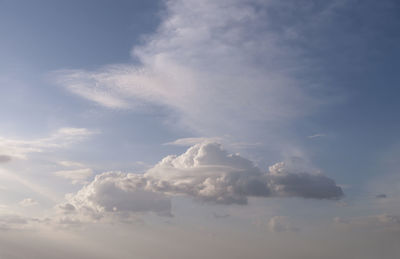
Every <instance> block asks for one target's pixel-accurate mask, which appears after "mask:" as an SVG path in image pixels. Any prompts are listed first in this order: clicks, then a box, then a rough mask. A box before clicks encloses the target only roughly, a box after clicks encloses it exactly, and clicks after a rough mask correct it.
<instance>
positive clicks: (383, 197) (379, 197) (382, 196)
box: [375, 193, 387, 199]
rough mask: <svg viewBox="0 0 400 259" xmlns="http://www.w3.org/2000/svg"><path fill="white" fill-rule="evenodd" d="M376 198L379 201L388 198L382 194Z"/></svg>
mask: <svg viewBox="0 0 400 259" xmlns="http://www.w3.org/2000/svg"><path fill="white" fill-rule="evenodd" d="M375 198H377V199H385V198H387V195H386V194H383V193H382V194H378V195H376V196H375Z"/></svg>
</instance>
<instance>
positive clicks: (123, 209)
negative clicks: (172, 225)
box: [59, 172, 171, 219]
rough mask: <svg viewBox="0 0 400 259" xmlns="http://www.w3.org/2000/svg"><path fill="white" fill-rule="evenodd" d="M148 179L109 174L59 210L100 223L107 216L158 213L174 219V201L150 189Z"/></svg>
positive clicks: (79, 193)
mask: <svg viewBox="0 0 400 259" xmlns="http://www.w3.org/2000/svg"><path fill="white" fill-rule="evenodd" d="M146 184H147V182H146V179H145V178H143V176H142V175H138V174H124V173H119V172H108V173H103V174H100V175H97V176H96V177H95V179H94V180H93V181H92V182H91V183H90V184H88V185H86V186H85V187H83V188H82V189H81V190H80V191H79V192H78V193H76V194H75V195H73V196H71V197H69V198H68V201H67V203H65V204H62V205H60V206H59V209H61V210H62V212H64V213H66V214H73V213H75V212H76V213H80V214H83V215H87V216H90V217H91V218H95V219H100V218H102V217H104V216H106V215H107V214H119V215H121V216H124V214H126V213H128V214H129V213H132V212H136V213H140V212H155V213H157V214H159V215H167V216H170V215H171V201H170V200H169V198H167V197H165V196H164V195H162V194H160V193H157V192H154V191H152V190H150V189H148V188H146Z"/></svg>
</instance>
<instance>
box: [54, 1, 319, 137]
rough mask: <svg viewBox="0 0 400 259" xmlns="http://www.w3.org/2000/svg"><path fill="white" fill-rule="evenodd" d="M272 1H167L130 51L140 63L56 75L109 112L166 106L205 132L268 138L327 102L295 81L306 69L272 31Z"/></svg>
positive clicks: (67, 86)
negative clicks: (160, 16)
mask: <svg viewBox="0 0 400 259" xmlns="http://www.w3.org/2000/svg"><path fill="white" fill-rule="evenodd" d="M272 2H274V1H257V0H256V1H238V0H234V1H226V0H223V1H211V0H206V1H201V3H199V2H198V1H195V0H177V1H166V11H165V14H166V15H164V16H163V19H162V22H161V24H160V26H159V28H158V29H157V31H156V32H155V33H153V34H151V35H148V37H146V41H145V42H144V44H143V45H141V46H136V47H134V49H133V50H132V55H133V56H134V58H135V59H136V60H138V63H139V64H140V65H133V64H119V65H118V64H116V65H108V66H105V67H103V68H101V69H99V70H96V71H86V70H63V71H57V72H55V74H54V78H55V79H54V80H55V81H56V83H57V84H59V85H60V86H62V87H63V88H65V89H67V90H68V91H70V92H72V93H74V94H76V95H78V96H80V97H83V98H85V99H88V100H90V101H92V102H95V103H97V104H99V105H101V106H104V107H107V108H115V109H133V110H135V109H139V110H140V109H142V108H143V107H148V106H149V105H155V106H157V107H159V106H161V107H167V108H168V110H169V111H172V112H173V113H174V118H175V117H178V118H179V122H180V124H181V125H183V126H185V127H186V128H190V129H191V130H193V131H195V132H196V133H199V135H205V136H222V135H225V134H231V135H233V136H241V135H247V136H249V135H250V136H252V135H254V134H256V133H259V134H262V135H261V136H265V135H266V131H272V130H273V128H275V127H278V125H281V122H282V121H287V120H291V119H293V118H298V117H302V116H303V115H306V114H308V113H310V112H312V111H315V110H316V109H313V108H315V106H317V105H319V104H320V103H321V98H313V97H312V94H311V92H313V93H316V92H318V89H317V88H316V87H313V89H312V91H309V90H310V89H307V86H308V85H309V82H307V83H305V82H301V80H299V77H296V76H295V71H301V70H304V69H306V67H307V66H304V64H303V60H304V59H299V58H298V51H297V50H296V49H294V48H292V47H289V45H286V44H282V41H284V40H285V36H284V35H282V34H281V33H280V32H278V31H276V30H274V29H273V23H274V20H273V18H272V17H270V15H269V11H268V8H269V6H270V5H271V3H272ZM266 124H268V125H271V124H273V125H274V127H268V128H267V129H266V127H260V125H266ZM261 131H262V132H261ZM250 132H251V133H250ZM274 139H276V136H275V137H274Z"/></svg>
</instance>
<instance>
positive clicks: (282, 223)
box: [267, 216, 299, 232]
mask: <svg viewBox="0 0 400 259" xmlns="http://www.w3.org/2000/svg"><path fill="white" fill-rule="evenodd" d="M267 226H268V229H269V230H270V231H272V232H297V231H299V229H298V228H296V227H293V226H292V225H291V224H290V223H289V221H288V217H284V216H275V217H272V218H270V219H269V220H268V223H267Z"/></svg>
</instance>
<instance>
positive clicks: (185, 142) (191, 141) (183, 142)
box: [165, 137, 222, 147]
mask: <svg viewBox="0 0 400 259" xmlns="http://www.w3.org/2000/svg"><path fill="white" fill-rule="evenodd" d="M221 140H222V139H221V138H206V137H193V138H180V139H176V140H174V141H172V142H168V143H165V145H172V146H184V147H188V146H193V145H195V144H199V143H204V142H220V141H221Z"/></svg>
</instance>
